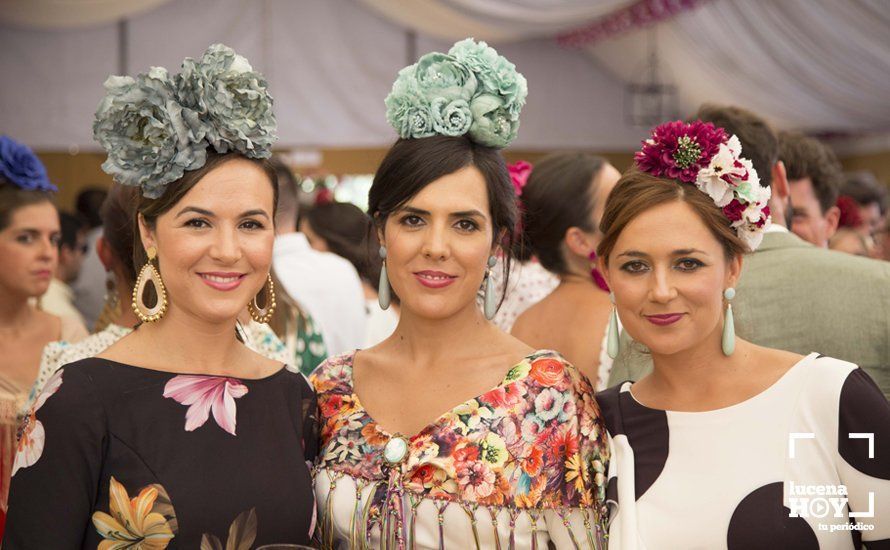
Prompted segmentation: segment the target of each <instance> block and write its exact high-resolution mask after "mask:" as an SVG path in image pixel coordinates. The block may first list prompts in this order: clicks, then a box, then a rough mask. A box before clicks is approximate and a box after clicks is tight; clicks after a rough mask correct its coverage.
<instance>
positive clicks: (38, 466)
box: [3, 358, 317, 550]
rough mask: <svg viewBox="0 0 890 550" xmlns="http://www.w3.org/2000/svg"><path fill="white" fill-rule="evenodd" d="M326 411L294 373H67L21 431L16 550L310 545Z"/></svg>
mask: <svg viewBox="0 0 890 550" xmlns="http://www.w3.org/2000/svg"><path fill="white" fill-rule="evenodd" d="M315 414H316V402H315V395H314V392H313V391H312V388H311V387H310V386H309V384H308V383H307V381H306V379H305V377H304V376H303V375H302V374H299V373H297V372H293V371H292V370H289V369H286V368H284V367H282V368H281V369H280V370H278V371H277V372H276V373H274V374H272V375H270V376H267V377H265V378H261V379H237V378H231V377H224V376H205V375H188V374H179V375H177V374H175V373H169V372H162V371H156V370H150V369H144V368H140V367H135V366H130V365H125V364H123V363H118V362H115V361H110V360H107V359H100V358H89V359H83V360H81V361H78V362H76V363H72V364H69V365H66V366H65V367H63V368H62V369H60V370H57V371H56V372H55V374H53V375H52V376H51V377H50V379H49V380H47V382H46V384H45V386H44V389H43V391H42V393H41V394H40V396H39V397H38V398H37V400H36V401H35V403H34V406H33V408H32V410H31V413H30V414H29V415H28V417H27V418H26V420H25V422H24V425H23V426H22V428H21V429H20V435H19V444H18V453H17V454H16V458H15V463H14V464H13V477H12V485H11V489H10V503H9V513H8V516H7V524H6V534H5V537H4V540H3V548H4V549H5V550H11V549H22V548H82V549H87V548H88V549H91V550H92V549H96V548H98V549H99V550H113V549H124V548H132V549H145V550H149V549H150V550H160V549H163V548H170V549H172V548H188V549H197V548H201V549H202V550H214V549H219V550H222V549H224V548H239V549H249V548H255V547H256V546H259V545H264V544H272V543H298V544H306V543H308V542H309V541H310V540H311V537H312V531H313V529H314V514H315V505H314V499H313V494H312V481H311V477H310V470H309V465H310V464H311V461H313V460H314V459H315V456H316V454H317V424H316V416H315ZM307 462H308V463H309V464H307Z"/></svg>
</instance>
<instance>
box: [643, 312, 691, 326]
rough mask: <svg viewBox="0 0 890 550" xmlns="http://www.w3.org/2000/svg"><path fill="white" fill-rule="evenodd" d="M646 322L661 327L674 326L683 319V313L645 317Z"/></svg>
mask: <svg viewBox="0 0 890 550" xmlns="http://www.w3.org/2000/svg"><path fill="white" fill-rule="evenodd" d="M645 317H646V320H647V321H649V322H650V323H652V324H653V325H658V326H661V327H664V326H667V325H673V324H674V323H676V322H677V321H679V320H680V319H682V318H683V314H682V313H663V314H660V315H645Z"/></svg>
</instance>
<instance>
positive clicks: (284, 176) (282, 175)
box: [269, 156, 300, 232]
mask: <svg viewBox="0 0 890 550" xmlns="http://www.w3.org/2000/svg"><path fill="white" fill-rule="evenodd" d="M269 163H270V165H271V166H272V168H273V169H274V170H275V174H276V175H277V176H278V184H277V187H278V208H277V210H278V214H279V215H281V216H282V217H283V216H284V215H288V214H289V215H291V216H292V217H293V220H294V222H293V223H294V227H288V228H287V231H288V232H290V231H294V230H296V229H297V227H296V223H297V221H296V220H297V216H298V215H299V213H300V198H299V191H298V189H297V187H298V182H297V178H296V176H295V175H294V173H293V171H291V169H290V167H288V166H287V165H286V164H285V163H284V162H283V161H282V160H281V159H280V158H279V157H277V156H275V157H272V158H271V159H270V160H269Z"/></svg>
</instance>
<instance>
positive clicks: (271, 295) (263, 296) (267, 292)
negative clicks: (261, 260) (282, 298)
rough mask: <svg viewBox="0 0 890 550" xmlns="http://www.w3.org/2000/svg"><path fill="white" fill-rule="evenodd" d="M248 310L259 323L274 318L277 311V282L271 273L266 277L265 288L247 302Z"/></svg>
mask: <svg viewBox="0 0 890 550" xmlns="http://www.w3.org/2000/svg"><path fill="white" fill-rule="evenodd" d="M247 311H248V313H250V316H251V317H252V318H253V320H254V321H256V322H257V323H268V322H269V321H270V320H271V319H272V314H273V313H275V283H273V282H272V274H271V273H270V274H269V275H268V276H267V277H266V284H265V285H263V288H261V289H260V291H259V292H257V294H256V296H254V297H253V299H252V300H251V301H250V302H248V303H247Z"/></svg>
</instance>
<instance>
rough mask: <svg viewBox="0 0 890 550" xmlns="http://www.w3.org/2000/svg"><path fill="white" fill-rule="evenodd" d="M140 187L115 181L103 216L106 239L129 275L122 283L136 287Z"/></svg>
mask: <svg viewBox="0 0 890 550" xmlns="http://www.w3.org/2000/svg"><path fill="white" fill-rule="evenodd" d="M139 192H140V189H139V188H138V187H131V186H127V185H120V184H117V183H115V184H114V185H112V186H111V189H109V190H108V194H107V195H106V196H105V200H104V201H103V202H102V206H101V207H100V208H99V217H100V218H101V219H102V238H103V239H104V240H105V242H106V243H108V247H109V248H110V249H111V253H112V254H114V257H115V258H117V261H118V262H120V264H121V266H122V267H123V270H124V275H126V279H127V280H126V281H120V283H121V284H124V285H126V286H127V287H128V288H132V287H133V285H135V284H136V266H135V265H133V246H134V243H135V240H136V239H135V235H134V233H135V232H136V224H135V221H136V214H135V212H136V203H137V202H138V201H139Z"/></svg>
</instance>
